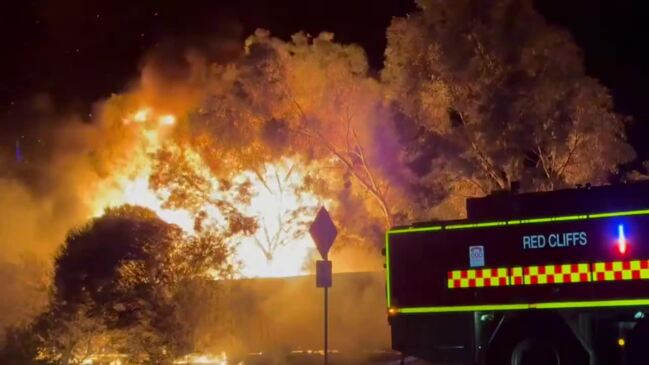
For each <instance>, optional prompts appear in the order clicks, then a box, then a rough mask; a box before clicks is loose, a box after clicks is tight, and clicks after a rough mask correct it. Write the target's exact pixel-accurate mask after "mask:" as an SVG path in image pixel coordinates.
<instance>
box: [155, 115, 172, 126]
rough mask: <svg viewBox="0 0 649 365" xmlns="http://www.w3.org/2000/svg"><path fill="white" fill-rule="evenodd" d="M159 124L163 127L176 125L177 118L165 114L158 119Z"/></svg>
mask: <svg viewBox="0 0 649 365" xmlns="http://www.w3.org/2000/svg"><path fill="white" fill-rule="evenodd" d="M158 122H159V123H160V124H162V125H174V124H176V117H175V116H173V115H171V114H165V115H161V116H160V117H158Z"/></svg>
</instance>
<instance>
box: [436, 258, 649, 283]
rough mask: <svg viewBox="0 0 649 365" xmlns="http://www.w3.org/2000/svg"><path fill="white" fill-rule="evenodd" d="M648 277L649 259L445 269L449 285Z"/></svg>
mask: <svg viewBox="0 0 649 365" xmlns="http://www.w3.org/2000/svg"><path fill="white" fill-rule="evenodd" d="M623 280H649V260H632V261H611V262H596V263H594V264H589V263H581V264H563V265H535V266H519V267H511V268H506V267H500V268H489V269H471V270H454V271H449V272H448V287H449V289H456V288H483V287H493V286H506V285H511V286H515V285H544V284H567V283H586V282H591V281H600V282H601V281H623Z"/></svg>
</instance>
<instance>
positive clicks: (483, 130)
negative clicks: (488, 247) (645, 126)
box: [381, 0, 634, 214]
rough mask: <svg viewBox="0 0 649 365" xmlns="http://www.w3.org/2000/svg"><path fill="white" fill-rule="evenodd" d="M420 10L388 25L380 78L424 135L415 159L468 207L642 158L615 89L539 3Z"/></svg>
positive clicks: (507, 0) (463, 0) (464, 1)
mask: <svg viewBox="0 0 649 365" xmlns="http://www.w3.org/2000/svg"><path fill="white" fill-rule="evenodd" d="M418 5H419V7H420V9H421V11H419V12H415V13H413V14H410V15H409V16H408V17H405V18H395V19H394V20H393V21H392V24H391V25H390V27H389V28H388V32H387V36H388V47H387V49H386V52H385V54H386V60H385V68H384V69H383V71H382V74H381V75H382V79H383V81H384V82H385V84H386V85H387V87H388V92H389V95H390V98H391V100H392V101H393V107H394V108H396V109H397V110H398V111H399V112H400V113H402V114H403V115H404V116H405V117H406V118H404V119H406V120H408V121H409V123H410V124H413V125H414V126H415V129H414V130H415V131H417V132H418V135H417V139H414V140H415V141H418V142H419V143H420V144H421V145H422V146H421V148H416V149H414V150H413V151H414V153H413V159H417V160H418V162H419V163H420V164H425V165H428V166H433V167H434V168H436V170H437V174H436V175H437V176H436V178H439V179H442V180H444V181H446V182H447V184H448V186H449V187H450V190H451V191H452V192H453V193H455V194H456V196H459V197H460V198H462V199H461V200H459V201H457V203H458V205H463V200H464V199H463V198H464V197H465V196H466V195H469V196H470V195H484V194H487V193H489V192H490V191H492V190H499V189H508V188H509V185H510V183H511V182H513V181H520V182H521V184H522V187H523V189H525V190H548V189H556V188H560V187H564V186H569V185H573V184H576V183H585V182H591V183H596V184H597V183H605V182H606V181H607V180H608V178H609V176H610V174H611V173H614V172H615V171H617V168H618V166H619V164H620V163H623V162H626V161H628V160H630V159H631V158H632V157H633V155H634V154H633V150H632V149H631V147H630V146H629V145H627V144H626V142H625V136H624V125H623V120H622V118H621V117H620V116H619V115H617V114H615V113H614V111H613V103H612V100H611V97H610V95H609V93H608V91H607V90H606V89H605V88H604V87H602V86H601V85H599V83H598V82H597V81H596V80H594V79H592V78H590V77H588V76H586V74H585V71H584V67H583V61H582V57H581V52H580V50H579V48H578V47H577V46H576V45H575V43H574V42H573V40H572V38H571V37H570V35H569V34H568V33H567V32H566V31H564V30H561V29H559V28H557V27H555V26H553V25H550V24H548V23H547V22H546V21H545V20H544V19H543V17H542V16H541V15H540V14H539V13H538V12H537V11H536V10H535V9H534V6H533V3H532V1H531V0H525V1H518V0H498V1H472V0H442V1H432V0H420V1H418ZM418 128H419V129H418ZM448 208H449V207H448V206H447V209H448ZM455 214H457V213H455Z"/></svg>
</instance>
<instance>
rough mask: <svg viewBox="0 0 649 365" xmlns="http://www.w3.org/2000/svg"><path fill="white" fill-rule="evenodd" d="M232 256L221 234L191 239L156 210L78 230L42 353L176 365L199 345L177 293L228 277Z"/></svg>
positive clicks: (60, 275) (117, 211)
mask: <svg viewBox="0 0 649 365" xmlns="http://www.w3.org/2000/svg"><path fill="white" fill-rule="evenodd" d="M229 252H230V248H229V246H228V245H227V244H226V242H225V241H224V240H223V239H222V237H220V236H219V235H218V232H213V231H209V230H205V231H203V232H201V234H198V235H196V236H192V237H188V236H186V235H185V234H184V233H183V232H182V231H181V230H180V228H179V227H177V226H174V225H170V224H168V223H165V222H164V221H162V220H160V219H159V218H158V217H157V216H156V215H155V214H154V213H153V212H152V211H150V210H148V209H145V208H140V207H133V206H122V207H118V208H113V209H110V210H107V212H106V213H105V215H104V216H102V217H99V218H95V219H93V220H92V221H91V222H90V223H89V224H88V225H86V226H85V227H83V228H81V229H79V230H77V231H74V232H71V233H70V234H69V235H68V237H67V239H66V242H65V244H64V246H63V247H62V249H61V252H60V253H59V255H58V256H57V258H56V261H55V274H54V290H53V298H52V301H51V303H50V308H49V311H48V312H47V313H46V314H45V315H43V316H42V317H41V318H40V322H38V326H37V327H36V329H37V334H38V336H39V338H41V340H42V341H41V345H40V347H39V353H40V354H42V357H43V359H47V360H57V361H62V362H64V363H66V364H75V363H79V362H81V361H83V358H84V357H88V356H90V355H96V354H97V353H101V352H105V351H107V350H110V351H113V352H119V353H125V354H129V355H130V361H131V362H136V363H137V362H141V363H169V362H170V361H171V360H172V359H173V358H175V357H176V356H178V355H180V354H183V353H185V352H187V351H188V349H190V348H192V347H193V344H192V343H191V340H192V338H190V337H188V336H186V333H187V331H186V324H184V323H183V318H182V317H180V316H179V315H178V306H179V304H178V303H177V302H176V299H177V293H178V292H179V291H180V290H181V289H182V288H183V287H184V286H185V285H187V283H189V282H191V281H193V280H204V279H206V278H212V276H213V275H215V274H218V275H226V274H227V273H228V272H229V271H230V270H231V267H230V265H229V264H228V262H227V259H228V256H229Z"/></svg>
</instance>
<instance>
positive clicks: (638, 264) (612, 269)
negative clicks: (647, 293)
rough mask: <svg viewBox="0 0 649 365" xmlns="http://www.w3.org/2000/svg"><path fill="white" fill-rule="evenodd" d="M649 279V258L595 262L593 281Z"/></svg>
mask: <svg viewBox="0 0 649 365" xmlns="http://www.w3.org/2000/svg"><path fill="white" fill-rule="evenodd" d="M642 279H649V260H632V261H614V262H597V263H594V264H593V281H622V280H642Z"/></svg>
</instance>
